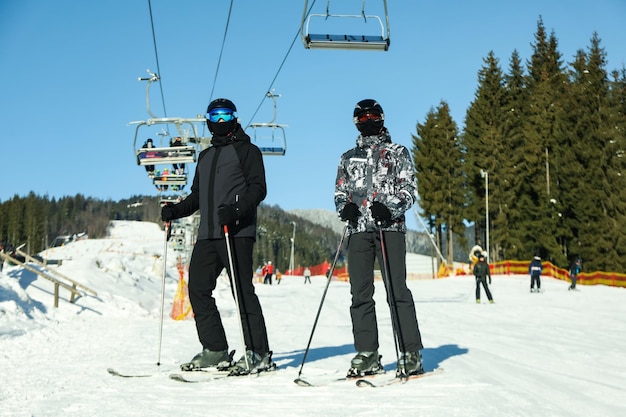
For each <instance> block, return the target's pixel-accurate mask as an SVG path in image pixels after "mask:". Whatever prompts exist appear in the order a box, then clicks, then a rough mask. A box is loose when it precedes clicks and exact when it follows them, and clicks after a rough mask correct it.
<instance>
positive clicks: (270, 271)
mask: <svg viewBox="0 0 626 417" xmlns="http://www.w3.org/2000/svg"><path fill="white" fill-rule="evenodd" d="M272 275H274V265H272V261H268V262H267V265H265V266H264V267H263V276H264V278H263V284H270V285H272Z"/></svg>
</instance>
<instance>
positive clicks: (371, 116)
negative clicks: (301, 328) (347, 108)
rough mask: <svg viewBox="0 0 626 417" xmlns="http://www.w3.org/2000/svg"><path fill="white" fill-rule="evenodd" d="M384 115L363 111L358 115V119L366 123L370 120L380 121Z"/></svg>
mask: <svg viewBox="0 0 626 417" xmlns="http://www.w3.org/2000/svg"><path fill="white" fill-rule="evenodd" d="M381 119H382V116H381V115H380V114H378V113H363V114H360V115H358V116H357V120H358V121H359V123H365V122H367V121H368V120H373V121H375V122H376V121H378V120H381Z"/></svg>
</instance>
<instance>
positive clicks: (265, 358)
mask: <svg viewBox="0 0 626 417" xmlns="http://www.w3.org/2000/svg"><path fill="white" fill-rule="evenodd" d="M275 369H276V363H274V362H272V351H269V352H266V353H264V354H263V355H260V354H258V353H256V352H253V351H251V350H247V351H246V354H245V355H244V356H242V357H241V359H239V360H238V361H237V363H235V364H234V365H233V366H231V367H230V368H229V369H228V370H229V371H230V372H229V374H228V375H229V376H240V375H248V374H251V373H252V374H255V373H256V374H258V373H260V372H266V371H273V370H275Z"/></svg>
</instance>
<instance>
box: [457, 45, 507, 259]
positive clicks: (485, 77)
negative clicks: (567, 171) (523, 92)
mask: <svg viewBox="0 0 626 417" xmlns="http://www.w3.org/2000/svg"><path fill="white" fill-rule="evenodd" d="M484 63H485V65H484V66H483V67H482V68H481V69H480V71H479V72H478V88H477V90H476V93H475V99H474V101H473V102H472V103H471V105H470V107H469V109H468V110H467V113H466V117H465V131H464V133H463V144H464V146H465V151H466V155H465V156H466V160H465V162H466V164H465V165H466V170H467V171H468V173H469V183H470V184H471V186H470V187H469V196H470V197H469V204H470V209H469V211H468V212H469V214H470V216H471V217H469V219H470V220H472V221H474V223H475V224H476V225H477V227H476V232H477V236H476V241H477V242H478V241H479V239H478V238H479V236H480V235H481V234H482V233H479V232H481V231H483V232H485V233H484V234H482V236H483V237H484V238H483V239H482V242H484V245H483V248H490V252H493V254H489V260H490V261H497V260H498V256H497V254H498V253H499V252H500V250H499V249H497V248H499V247H501V246H502V243H503V241H504V240H505V238H506V235H507V222H506V217H505V216H504V215H500V216H498V217H497V218H496V220H497V221H496V222H495V223H494V224H489V225H487V224H486V223H487V218H488V219H490V222H489V223H491V219H493V216H494V213H497V214H501V213H505V212H506V204H507V201H506V200H505V199H504V197H505V194H504V192H503V191H502V190H504V189H505V187H504V186H503V184H506V183H505V180H506V178H505V177H504V175H503V172H501V170H502V169H504V168H506V167H507V166H509V165H510V163H509V162H508V161H509V160H510V146H509V144H508V140H507V139H508V138H507V137H506V131H507V123H506V120H507V118H506V116H507V115H506V108H505V100H506V90H505V89H504V86H503V84H504V81H503V76H502V70H501V69H500V67H499V61H498V59H497V58H496V57H495V56H494V54H493V51H491V52H489V54H488V56H487V58H485V59H484ZM487 180H488V181H487ZM487 183H488V185H489V193H487V190H486V186H487ZM487 194H488V195H489V204H488V206H489V213H485V210H486V209H487V207H486V206H487V204H486V201H485V199H486V198H487ZM494 226H498V227H494ZM487 228H489V231H490V235H489V237H490V239H489V240H490V241H493V242H497V245H491V242H487V233H486V229H487ZM494 254H495V256H494Z"/></svg>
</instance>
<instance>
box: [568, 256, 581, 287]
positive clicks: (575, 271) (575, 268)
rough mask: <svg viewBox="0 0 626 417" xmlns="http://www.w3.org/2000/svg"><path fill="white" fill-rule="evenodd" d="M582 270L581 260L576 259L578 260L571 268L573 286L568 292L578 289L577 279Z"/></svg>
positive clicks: (570, 275) (570, 276) (570, 274)
mask: <svg viewBox="0 0 626 417" xmlns="http://www.w3.org/2000/svg"><path fill="white" fill-rule="evenodd" d="M582 268H583V267H582V265H581V261H580V258H576V260H575V261H574V262H573V263H572V266H571V267H570V268H569V278H570V280H572V285H570V286H569V287H568V288H567V289H568V290H575V289H576V278H578V274H579V273H580V271H581V270H582Z"/></svg>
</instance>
